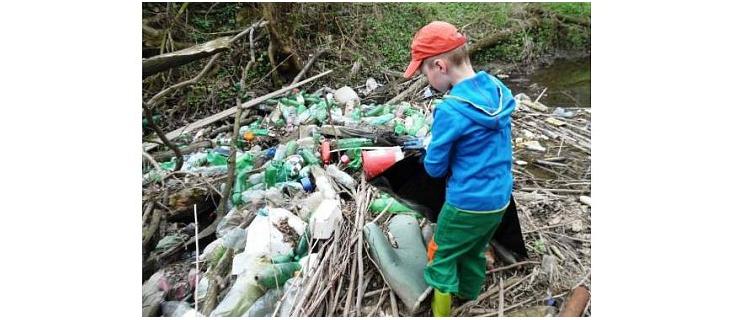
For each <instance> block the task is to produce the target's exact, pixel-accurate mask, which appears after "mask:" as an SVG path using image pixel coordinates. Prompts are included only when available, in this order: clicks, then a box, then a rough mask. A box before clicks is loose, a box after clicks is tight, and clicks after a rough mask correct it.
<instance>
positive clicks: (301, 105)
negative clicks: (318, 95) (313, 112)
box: [297, 104, 307, 114]
mask: <svg viewBox="0 0 730 320" xmlns="http://www.w3.org/2000/svg"><path fill="white" fill-rule="evenodd" d="M304 111H307V107H306V106H305V105H303V104H299V105H297V114H302V112H304Z"/></svg>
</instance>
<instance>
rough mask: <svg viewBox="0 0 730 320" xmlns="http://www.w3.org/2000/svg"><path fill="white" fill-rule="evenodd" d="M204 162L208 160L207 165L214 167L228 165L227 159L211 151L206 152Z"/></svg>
mask: <svg viewBox="0 0 730 320" xmlns="http://www.w3.org/2000/svg"><path fill="white" fill-rule="evenodd" d="M206 160H208V164H209V165H214V166H222V165H225V164H228V157H226V156H224V155H222V154H220V153H218V152H213V151H208V154H207V155H206Z"/></svg>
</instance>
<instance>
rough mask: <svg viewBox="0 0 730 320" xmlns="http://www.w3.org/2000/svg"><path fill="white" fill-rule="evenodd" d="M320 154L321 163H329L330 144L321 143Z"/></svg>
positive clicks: (326, 142)
mask: <svg viewBox="0 0 730 320" xmlns="http://www.w3.org/2000/svg"><path fill="white" fill-rule="evenodd" d="M320 151H321V153H322V161H324V164H329V163H330V142H329V141H324V142H322V148H321V149H320Z"/></svg>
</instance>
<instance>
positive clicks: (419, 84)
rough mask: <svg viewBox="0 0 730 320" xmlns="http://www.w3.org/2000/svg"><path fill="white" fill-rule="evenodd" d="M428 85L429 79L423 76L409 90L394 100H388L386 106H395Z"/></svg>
mask: <svg viewBox="0 0 730 320" xmlns="http://www.w3.org/2000/svg"><path fill="white" fill-rule="evenodd" d="M426 84H428V78H426V77H425V76H421V78H420V79H418V80H416V82H414V83H413V84H411V86H410V87H408V89H406V90H405V91H403V92H401V93H399V94H398V95H397V96H395V97H393V99H390V100H388V102H386V103H385V104H394V103H396V102H400V101H402V100H403V99H405V98H406V97H407V96H408V95H410V94H411V93H413V92H416V91H418V90H421V88H423V87H425V86H426Z"/></svg>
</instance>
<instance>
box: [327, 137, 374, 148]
mask: <svg viewBox="0 0 730 320" xmlns="http://www.w3.org/2000/svg"><path fill="white" fill-rule="evenodd" d="M371 145H373V142H372V140H370V139H368V138H345V139H339V140H336V142H335V146H336V148H337V149H354V148H360V147H364V146H371Z"/></svg>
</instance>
